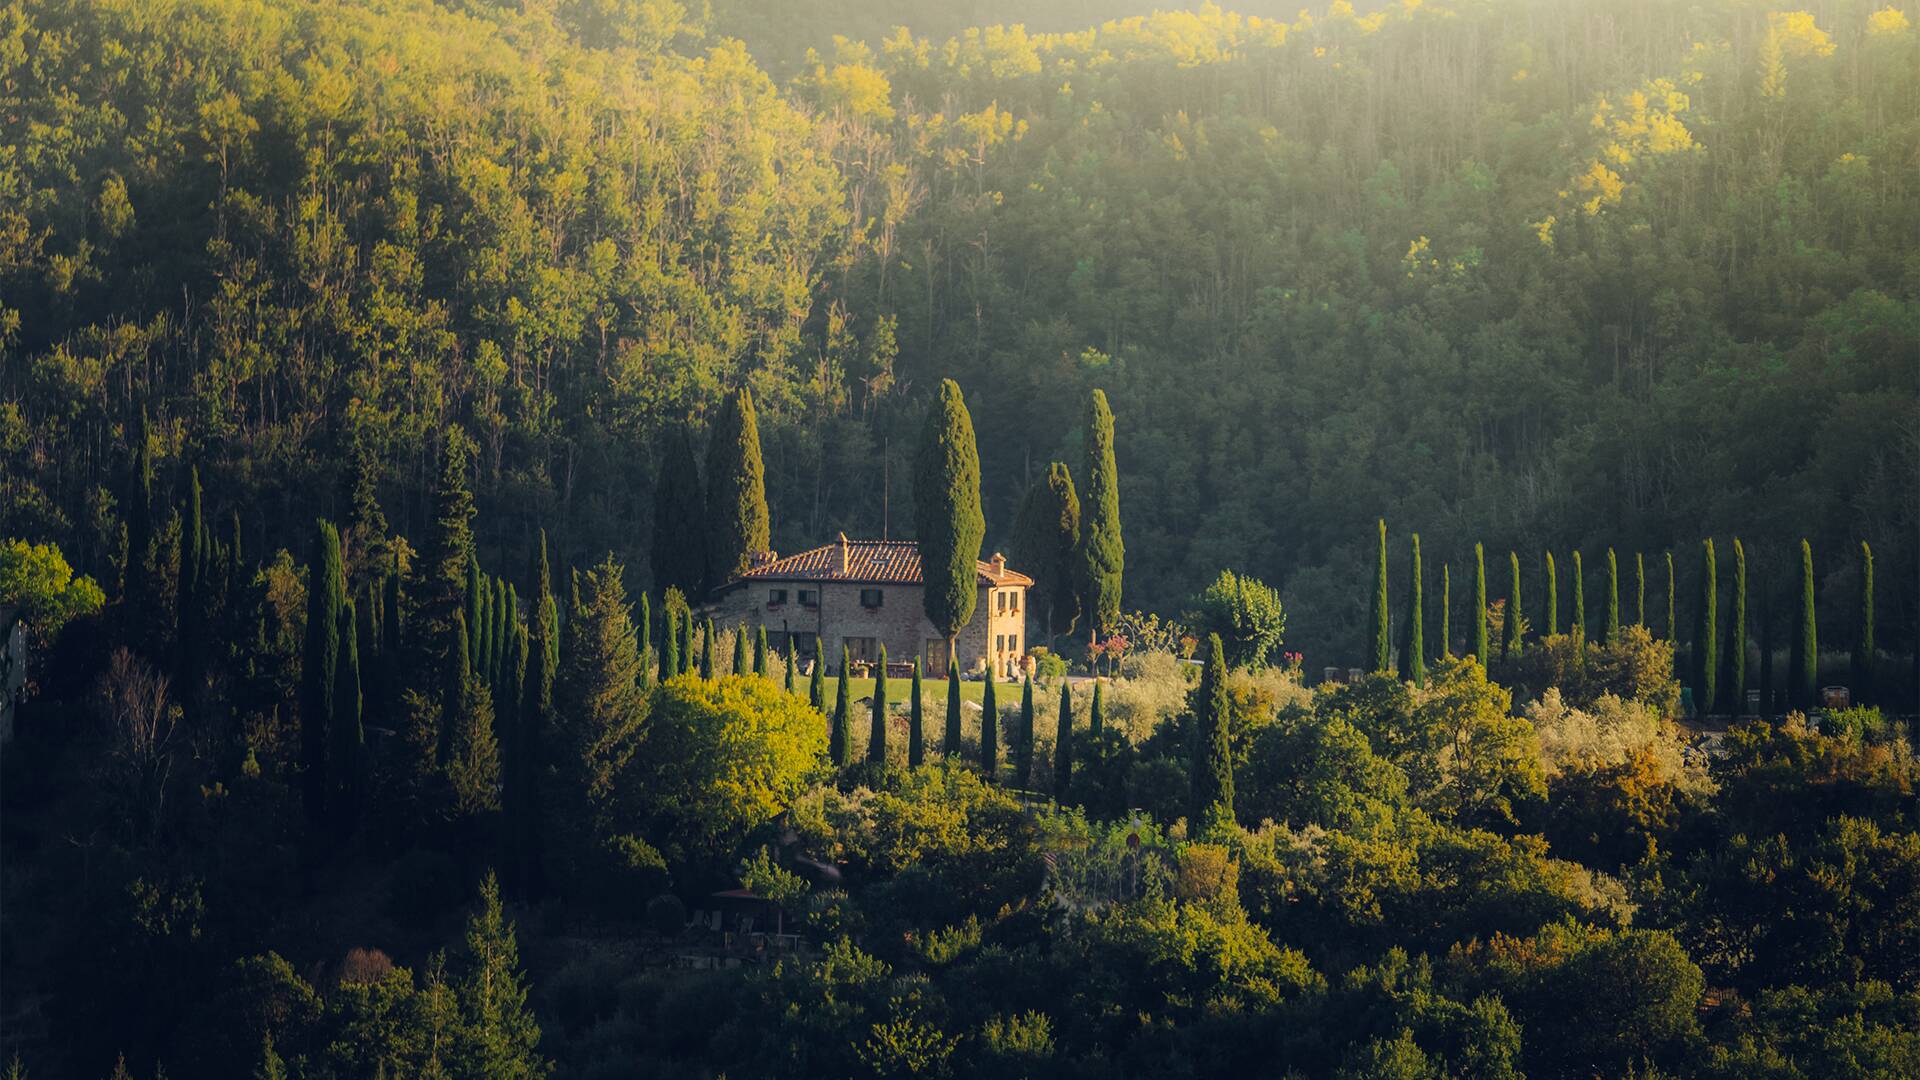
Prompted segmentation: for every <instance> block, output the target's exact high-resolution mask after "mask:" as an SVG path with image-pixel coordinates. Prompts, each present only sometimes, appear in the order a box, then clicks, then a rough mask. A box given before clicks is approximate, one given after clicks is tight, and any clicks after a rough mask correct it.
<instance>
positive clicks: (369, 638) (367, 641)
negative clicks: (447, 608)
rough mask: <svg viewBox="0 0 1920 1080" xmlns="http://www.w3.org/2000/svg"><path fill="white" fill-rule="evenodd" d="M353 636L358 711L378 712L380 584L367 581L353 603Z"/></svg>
mask: <svg viewBox="0 0 1920 1080" xmlns="http://www.w3.org/2000/svg"><path fill="white" fill-rule="evenodd" d="M343 561H344V560H343ZM353 636H354V651H355V654H356V655H355V657H354V660H355V666H356V668H357V670H356V671H355V673H354V684H355V685H356V686H357V687H358V688H359V691H360V712H361V715H362V716H364V715H366V714H367V713H374V714H376V715H378V714H379V713H380V711H381V710H382V708H383V707H384V705H385V702H384V699H383V697H382V692H381V689H380V687H381V683H382V679H383V675H382V673H383V671H384V670H385V666H386V657H387V648H386V643H385V642H382V641H381V640H380V587H379V584H378V583H376V582H373V581H368V582H367V587H366V588H365V589H364V590H362V591H361V595H360V603H358V604H355V605H354V620H353Z"/></svg>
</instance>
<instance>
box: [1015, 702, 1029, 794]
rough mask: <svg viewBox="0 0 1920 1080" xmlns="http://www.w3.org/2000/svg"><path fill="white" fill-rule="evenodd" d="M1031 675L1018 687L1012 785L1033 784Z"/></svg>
mask: <svg viewBox="0 0 1920 1080" xmlns="http://www.w3.org/2000/svg"><path fill="white" fill-rule="evenodd" d="M1033 725H1034V713H1033V676H1031V675H1029V676H1027V679H1026V682H1025V683H1024V684H1023V685H1022V686H1021V688H1020V730H1019V732H1018V733H1017V734H1015V735H1014V737H1013V786H1014V787H1016V788H1019V789H1021V790H1023V791H1024V790H1026V789H1028V788H1031V787H1032V786H1033Z"/></svg>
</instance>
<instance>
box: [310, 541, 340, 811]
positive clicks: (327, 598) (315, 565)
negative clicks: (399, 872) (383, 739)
mask: <svg viewBox="0 0 1920 1080" xmlns="http://www.w3.org/2000/svg"><path fill="white" fill-rule="evenodd" d="M344 592H345V576H344V574H343V572H342V569H341V566H340V534H339V533H338V532H336V531H335V530H334V527H333V525H332V524H330V523H328V522H326V521H318V522H316V523H315V528H314V541H313V557H312V560H311V561H310V562H309V563H308V571H307V635H306V646H305V648H304V649H303V650H302V655H301V659H300V685H301V694H300V748H301V754H300V758H301V794H302V796H303V799H304V802H305V806H306V811H307V819H308V821H309V822H311V823H312V824H314V825H315V826H318V825H319V824H320V823H321V822H322V821H323V820H324V818H325V815H326V807H327V795H328V793H329V789H330V788H329V782H328V776H327V751H328V748H329V742H330V740H329V738H328V725H329V723H330V722H331V721H332V719H333V717H334V715H335V714H336V712H337V709H336V708H335V705H334V696H333V695H334V688H335V686H336V684H337V680H338V678H339V670H338V668H339V663H340V609H341V605H342V602H343V601H344V599H345V597H344V595H343V594H344Z"/></svg>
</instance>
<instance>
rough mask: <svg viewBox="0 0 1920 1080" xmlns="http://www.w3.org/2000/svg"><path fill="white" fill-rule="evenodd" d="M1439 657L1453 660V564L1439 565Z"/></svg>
mask: <svg viewBox="0 0 1920 1080" xmlns="http://www.w3.org/2000/svg"><path fill="white" fill-rule="evenodd" d="M1440 655H1441V656H1442V657H1445V658H1446V659H1448V660H1451V659H1453V564H1452V563H1441V564H1440Z"/></svg>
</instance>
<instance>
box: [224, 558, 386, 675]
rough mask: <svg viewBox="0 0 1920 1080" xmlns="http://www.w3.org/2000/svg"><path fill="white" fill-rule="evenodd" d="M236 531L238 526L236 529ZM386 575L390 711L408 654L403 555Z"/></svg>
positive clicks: (383, 622)
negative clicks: (403, 615) (403, 621)
mask: <svg viewBox="0 0 1920 1080" xmlns="http://www.w3.org/2000/svg"><path fill="white" fill-rule="evenodd" d="M236 528H237V526H236ZM391 559H392V562H393V565H392V567H391V568H390V569H389V570H388V572H387V580H386V583H385V584H386V597H385V598H384V599H382V600H381V602H380V645H381V648H383V649H384V650H386V658H385V660H384V661H383V662H382V664H381V668H380V698H381V700H380V704H381V707H382V708H387V709H391V708H392V707H393V705H394V703H395V702H396V701H397V700H398V697H399V693H400V662H401V657H403V656H405V655H406V652H405V649H406V640H405V638H404V637H403V636H402V635H403V633H404V631H403V630H402V629H401V622H400V553H399V552H397V551H396V552H394V553H393V555H392V556H391Z"/></svg>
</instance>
